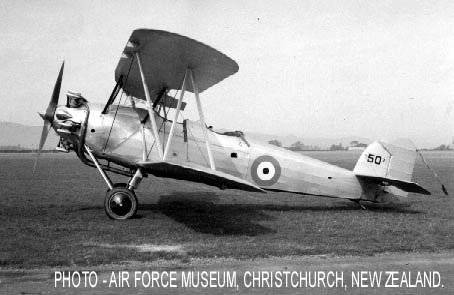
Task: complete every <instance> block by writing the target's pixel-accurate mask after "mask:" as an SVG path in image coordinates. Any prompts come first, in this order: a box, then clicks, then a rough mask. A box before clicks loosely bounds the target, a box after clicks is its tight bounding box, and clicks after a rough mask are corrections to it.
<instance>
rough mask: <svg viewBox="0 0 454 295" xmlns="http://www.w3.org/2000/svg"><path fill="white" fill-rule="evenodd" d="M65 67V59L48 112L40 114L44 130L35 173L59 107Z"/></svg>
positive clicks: (34, 169) (34, 168)
mask: <svg viewBox="0 0 454 295" xmlns="http://www.w3.org/2000/svg"><path fill="white" fill-rule="evenodd" d="M64 68H65V61H63V62H62V64H61V67H60V72H59V73H58V77H57V81H56V82H55V86H54V91H52V96H51V97H50V102H49V105H48V106H47V109H46V113H45V114H41V113H38V114H39V115H40V117H41V118H43V120H44V125H43V130H42V131H41V139H40V140H39V146H38V152H37V154H36V160H35V165H34V166H33V173H35V171H36V167H37V166H38V162H39V156H40V155H41V150H42V149H43V146H44V143H45V142H46V139H47V135H48V134H49V131H50V128H51V127H52V122H53V121H54V113H55V110H56V109H57V105H58V98H59V96H60V88H61V80H62V78H63V69H64Z"/></svg>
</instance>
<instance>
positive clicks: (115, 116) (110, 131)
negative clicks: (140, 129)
mask: <svg viewBox="0 0 454 295" xmlns="http://www.w3.org/2000/svg"><path fill="white" fill-rule="evenodd" d="M133 62H134V56H132V57H131V63H130V64H129V69H128V74H127V75H126V79H125V83H124V85H126V84H127V83H128V77H129V73H130V72H131V67H132V63H133ZM122 90H123V88H122ZM124 93H125V92H124V90H123V91H122V92H121V95H120V99H119V100H118V105H117V109H116V110H115V115H114V118H113V120H112V124H111V125H110V129H109V135H107V140H106V143H105V145H104V149H103V151H106V148H107V144H108V143H109V139H110V135H111V134H112V129H113V125H114V123H115V119H116V118H117V113H118V109H119V108H120V103H121V99H122V98H123V94H124Z"/></svg>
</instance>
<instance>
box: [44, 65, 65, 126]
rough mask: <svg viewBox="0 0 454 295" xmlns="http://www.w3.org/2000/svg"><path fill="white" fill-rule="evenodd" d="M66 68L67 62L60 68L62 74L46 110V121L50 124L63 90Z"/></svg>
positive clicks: (59, 74)
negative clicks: (62, 81)
mask: <svg viewBox="0 0 454 295" xmlns="http://www.w3.org/2000/svg"><path fill="white" fill-rule="evenodd" d="M64 68H65V61H63V62H62V64H61V67H60V72H59V73H58V77H57V81H56V82H55V86H54V91H53V92H52V96H51V98H50V102H49V105H48V106H47V109H46V114H45V116H46V119H47V120H48V121H50V122H52V121H53V119H54V113H55V109H56V108H57V105H58V98H59V96H60V88H61V80H62V78H63V70H64Z"/></svg>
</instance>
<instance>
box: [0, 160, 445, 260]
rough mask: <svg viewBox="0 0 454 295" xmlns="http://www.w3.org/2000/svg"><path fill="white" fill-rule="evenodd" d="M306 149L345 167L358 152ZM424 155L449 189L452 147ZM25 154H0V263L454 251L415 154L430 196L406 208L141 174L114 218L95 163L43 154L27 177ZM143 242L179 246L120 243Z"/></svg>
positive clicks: (441, 202)
mask: <svg viewBox="0 0 454 295" xmlns="http://www.w3.org/2000/svg"><path fill="white" fill-rule="evenodd" d="M309 155H310V156H313V157H316V158H319V159H322V160H325V161H328V162H331V163H333V164H337V165H339V166H342V167H345V168H349V169H352V168H353V166H354V164H355V162H356V159H357V158H358V156H359V155H358V154H357V153H350V152H343V153H331V152H323V153H312V152H311V153H309ZM425 157H426V159H427V161H428V162H429V163H431V164H432V166H433V168H434V169H435V170H436V171H437V172H438V174H439V175H440V177H441V178H442V181H443V182H444V183H445V185H446V186H447V189H448V191H450V192H451V193H452V194H454V183H452V181H451V179H453V176H454V165H453V164H454V163H453V162H454V153H426V154H425ZM33 160H34V159H33V156H32V155H25V154H20V155H18V154H7V155H6V154H3V155H2V154H0V179H1V180H0V183H1V193H0V195H1V200H2V205H1V206H0V224H1V225H0V267H16V268H31V267H38V266H74V265H76V266H88V265H99V264H108V263H123V262H128V261H152V260H156V259H182V260H183V261H184V260H187V259H188V258H193V257H201V258H206V257H235V258H256V257H267V256H287V255H308V254H328V253H329V254H336V255H372V254H374V253H380V252H413V251H417V252H439V251H450V250H453V249H454V214H453V209H454V206H453V199H452V197H445V196H443V195H442V192H441V189H440V188H439V185H438V184H437V183H436V182H435V180H434V178H433V177H432V176H431V175H430V172H429V171H428V170H427V169H426V168H425V167H424V166H423V164H422V162H421V161H418V162H417V165H416V168H415V180H416V181H418V182H419V183H420V184H422V185H423V186H424V187H426V188H428V189H429V190H430V191H431V192H432V193H433V195H432V196H420V195H410V198H409V204H408V205H405V206H402V205H401V206H397V207H396V206H394V207H389V206H379V205H367V204H366V205H367V206H368V207H369V208H370V209H369V210H366V211H365V210H361V209H359V207H358V205H356V204H354V203H353V202H350V201H346V200H340V199H328V198H317V197H309V196H299V195H292V194H286V193H267V194H255V193H247V192H241V191H234V190H227V191H220V190H218V189H215V188H211V187H208V186H204V185H199V184H194V183H190V182H184V181H175V180H171V179H158V178H154V177H149V178H148V179H145V180H144V182H143V183H142V185H141V187H140V189H139V190H138V191H137V195H138V198H139V203H140V205H139V212H138V213H139V215H138V217H137V218H135V219H132V220H129V221H126V222H118V221H112V220H110V219H108V218H107V217H106V215H105V214H104V209H103V200H104V196H105V192H106V185H105V184H104V182H103V181H102V179H101V176H100V175H99V174H98V172H97V171H96V170H95V169H93V168H90V167H86V166H84V165H83V164H82V163H80V161H78V159H76V158H75V157H73V156H68V155H47V154H46V155H42V159H41V162H40V167H39V173H37V175H35V176H33V175H32V173H31V169H32V167H33ZM114 179H115V181H117V182H120V181H121V182H124V181H125V180H124V179H123V178H121V177H120V178H116V177H114ZM143 244H150V245H178V246H181V248H182V249H183V250H184V251H183V252H181V251H174V252H173V251H161V250H160V251H148V252H141V251H137V250H136V249H135V248H133V247H123V246H124V245H143ZM103 245H104V246H103ZM105 245H110V246H108V247H106V246H105Z"/></svg>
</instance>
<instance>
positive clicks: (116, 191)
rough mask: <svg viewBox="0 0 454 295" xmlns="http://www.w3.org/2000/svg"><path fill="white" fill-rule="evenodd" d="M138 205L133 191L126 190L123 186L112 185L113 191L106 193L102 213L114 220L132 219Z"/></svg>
mask: <svg viewBox="0 0 454 295" xmlns="http://www.w3.org/2000/svg"><path fill="white" fill-rule="evenodd" d="M138 205H139V204H138V202H137V197H136V194H135V193H134V191H133V190H129V189H127V188H126V187H125V186H124V185H123V184H120V185H114V188H113V189H111V190H109V191H107V194H106V198H105V199H104V211H105V212H106V214H107V216H108V217H109V218H111V219H114V220H125V219H129V218H132V217H133V216H134V215H135V214H136V212H137V207H138Z"/></svg>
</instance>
